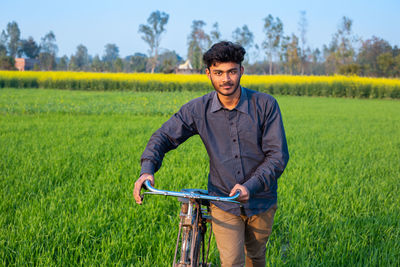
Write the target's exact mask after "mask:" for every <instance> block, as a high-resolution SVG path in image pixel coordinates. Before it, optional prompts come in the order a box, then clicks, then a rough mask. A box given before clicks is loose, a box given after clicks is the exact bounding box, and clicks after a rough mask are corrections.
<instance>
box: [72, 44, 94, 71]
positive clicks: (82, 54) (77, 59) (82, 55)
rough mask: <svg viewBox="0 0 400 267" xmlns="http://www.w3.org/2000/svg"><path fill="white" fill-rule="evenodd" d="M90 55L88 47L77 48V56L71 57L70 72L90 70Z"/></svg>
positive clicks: (79, 46) (81, 45)
mask: <svg viewBox="0 0 400 267" xmlns="http://www.w3.org/2000/svg"><path fill="white" fill-rule="evenodd" d="M88 69H89V54H88V50H87V48H86V46H84V45H83V44H80V45H78V46H77V47H76V52H75V55H73V56H71V61H70V70H78V71H79V70H80V71H82V70H88Z"/></svg>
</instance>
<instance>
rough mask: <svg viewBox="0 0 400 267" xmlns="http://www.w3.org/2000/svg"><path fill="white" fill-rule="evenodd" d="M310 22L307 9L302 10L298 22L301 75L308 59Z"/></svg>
mask: <svg viewBox="0 0 400 267" xmlns="http://www.w3.org/2000/svg"><path fill="white" fill-rule="evenodd" d="M307 27H308V22H307V18H306V11H304V10H303V11H300V21H299V24H298V29H299V32H300V51H299V54H300V61H301V75H303V74H304V69H305V65H306V61H307V53H306V52H307V49H306V42H307V39H306V34H307Z"/></svg>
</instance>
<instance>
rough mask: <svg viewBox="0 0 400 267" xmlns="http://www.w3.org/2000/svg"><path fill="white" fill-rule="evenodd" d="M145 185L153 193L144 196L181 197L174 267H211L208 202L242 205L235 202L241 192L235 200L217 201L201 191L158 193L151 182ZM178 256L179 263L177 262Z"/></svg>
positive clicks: (216, 198)
mask: <svg viewBox="0 0 400 267" xmlns="http://www.w3.org/2000/svg"><path fill="white" fill-rule="evenodd" d="M144 185H145V187H146V189H147V190H149V191H150V192H145V194H152V195H163V196H173V197H178V200H179V201H180V202H181V211H180V215H179V217H180V223H179V232H178V237H177V240H176V246H175V254H174V263H173V267H195V266H209V264H208V263H207V262H208V254H209V250H210V241H211V232H212V226H211V227H210V231H209V234H208V235H209V236H208V244H207V252H206V251H205V242H204V238H205V236H206V232H207V223H210V222H211V217H210V216H209V213H210V207H209V201H225V202H231V203H237V204H240V202H238V201H235V199H237V198H238V197H239V195H240V192H239V191H238V192H236V194H235V195H234V196H232V197H218V196H210V195H207V193H208V192H207V191H206V190H201V189H184V190H182V191H181V192H175V191H166V190H159V189H156V188H154V187H152V186H151V184H150V181H148V180H147V181H145V182H144ZM202 206H204V207H205V208H203V207H202ZM179 244H180V248H179ZM178 253H179V260H178V261H177V258H178ZM200 255H201V259H200ZM200 260H201V261H200Z"/></svg>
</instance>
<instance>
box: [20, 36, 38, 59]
mask: <svg viewBox="0 0 400 267" xmlns="http://www.w3.org/2000/svg"><path fill="white" fill-rule="evenodd" d="M21 51H22V54H23V55H25V56H26V57H28V58H33V59H35V58H37V57H38V56H39V53H40V46H39V45H38V44H37V43H36V42H35V40H34V39H33V37H32V36H29V38H28V39H26V40H25V39H23V40H22V41H21Z"/></svg>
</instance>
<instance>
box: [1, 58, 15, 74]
mask: <svg viewBox="0 0 400 267" xmlns="http://www.w3.org/2000/svg"><path fill="white" fill-rule="evenodd" d="M0 70H15V60H14V58H13V57H10V56H7V55H5V54H0Z"/></svg>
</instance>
